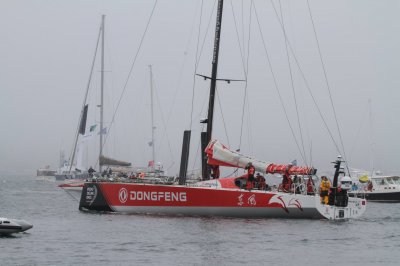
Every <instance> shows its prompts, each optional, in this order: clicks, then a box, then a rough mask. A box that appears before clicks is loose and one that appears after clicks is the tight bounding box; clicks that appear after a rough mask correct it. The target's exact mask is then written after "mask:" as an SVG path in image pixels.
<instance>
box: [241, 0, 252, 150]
mask: <svg viewBox="0 0 400 266" xmlns="http://www.w3.org/2000/svg"><path fill="white" fill-rule="evenodd" d="M252 9H253V0H252V1H251V3H250V15H249V38H248V40H247V58H246V59H247V60H246V71H245V73H246V82H245V86H244V97H243V108H242V121H241V126H240V137H239V148H238V149H239V150H240V148H241V146H242V136H243V122H244V113H245V107H246V99H247V84H248V82H247V79H248V76H247V73H248V71H249V58H250V36H251V13H252ZM243 46H244V44H243Z"/></svg>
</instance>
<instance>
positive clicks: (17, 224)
mask: <svg viewBox="0 0 400 266" xmlns="http://www.w3.org/2000/svg"><path fill="white" fill-rule="evenodd" d="M32 227H33V225H32V224H30V223H28V222H27V221H25V220H18V219H7V218H3V217H0V235H9V234H13V233H20V232H24V231H26V230H28V229H31V228H32Z"/></svg>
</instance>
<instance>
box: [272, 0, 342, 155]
mask: <svg viewBox="0 0 400 266" xmlns="http://www.w3.org/2000/svg"><path fill="white" fill-rule="evenodd" d="M271 3H272V6H273V8H274V11H275V15H276V17H277V18H278V22H279V24H280V26H281V27H282V24H281V22H280V20H279V15H278V12H277V11H276V8H275V5H274V3H273V2H272V1H271ZM288 46H289V48H290V52H291V53H292V55H293V58H294V60H295V62H296V65H297V68H298V69H299V72H300V74H301V77H302V79H303V81H304V84H305V85H306V88H307V90H308V92H309V93H310V96H311V98H312V100H313V103H314V105H315V107H316V108H317V110H318V114H319V115H320V117H321V119H322V122H323V123H324V126H325V128H326V130H327V131H328V133H329V136H330V137H331V140H332V142H333V144H334V145H335V148H336V150H337V152H338V153H339V154H341V152H340V149H339V146H338V145H337V143H336V141H335V139H334V137H333V134H332V131H331V130H330V129H329V127H328V124H327V123H326V121H325V118H324V116H323V115H322V112H321V109H320V108H319V105H318V104H317V101H316V99H315V97H314V95H313V94H312V91H311V88H310V85H309V84H308V81H307V79H306V77H305V75H304V72H303V70H302V69H301V67H300V63H299V61H298V60H297V57H296V55H295V53H294V51H293V48H292V46H291V45H290V42H289V41H288Z"/></svg>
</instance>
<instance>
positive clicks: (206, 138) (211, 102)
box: [201, 0, 224, 180]
mask: <svg viewBox="0 0 400 266" xmlns="http://www.w3.org/2000/svg"><path fill="white" fill-rule="evenodd" d="M223 4H224V1H223V0H218V9H217V22H216V25H215V37H214V52H213V60H212V73H211V78H210V79H211V86H210V98H209V102H208V115H207V120H206V121H205V122H206V123H207V132H202V135H203V137H202V151H201V154H202V177H203V180H209V179H210V170H209V166H208V165H207V157H206V154H205V151H204V148H205V145H207V144H208V143H209V142H210V140H211V135H212V126H213V116H214V99H215V88H216V84H217V71H218V56H219V42H220V36H221V25H222V9H223ZM204 135H205V136H204Z"/></svg>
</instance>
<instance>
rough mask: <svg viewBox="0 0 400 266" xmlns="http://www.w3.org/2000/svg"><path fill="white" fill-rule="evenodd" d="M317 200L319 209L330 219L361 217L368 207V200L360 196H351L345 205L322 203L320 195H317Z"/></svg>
mask: <svg viewBox="0 0 400 266" xmlns="http://www.w3.org/2000/svg"><path fill="white" fill-rule="evenodd" d="M316 200H317V202H316V206H317V209H318V211H319V212H320V213H321V215H322V216H324V217H325V218H326V219H328V220H335V221H340V220H348V219H356V218H359V217H361V216H362V215H363V214H364V212H365V210H366V208H367V201H366V200H365V199H360V198H353V197H349V198H348V204H347V206H345V207H343V206H335V205H325V204H321V203H320V201H319V198H318V197H316Z"/></svg>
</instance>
